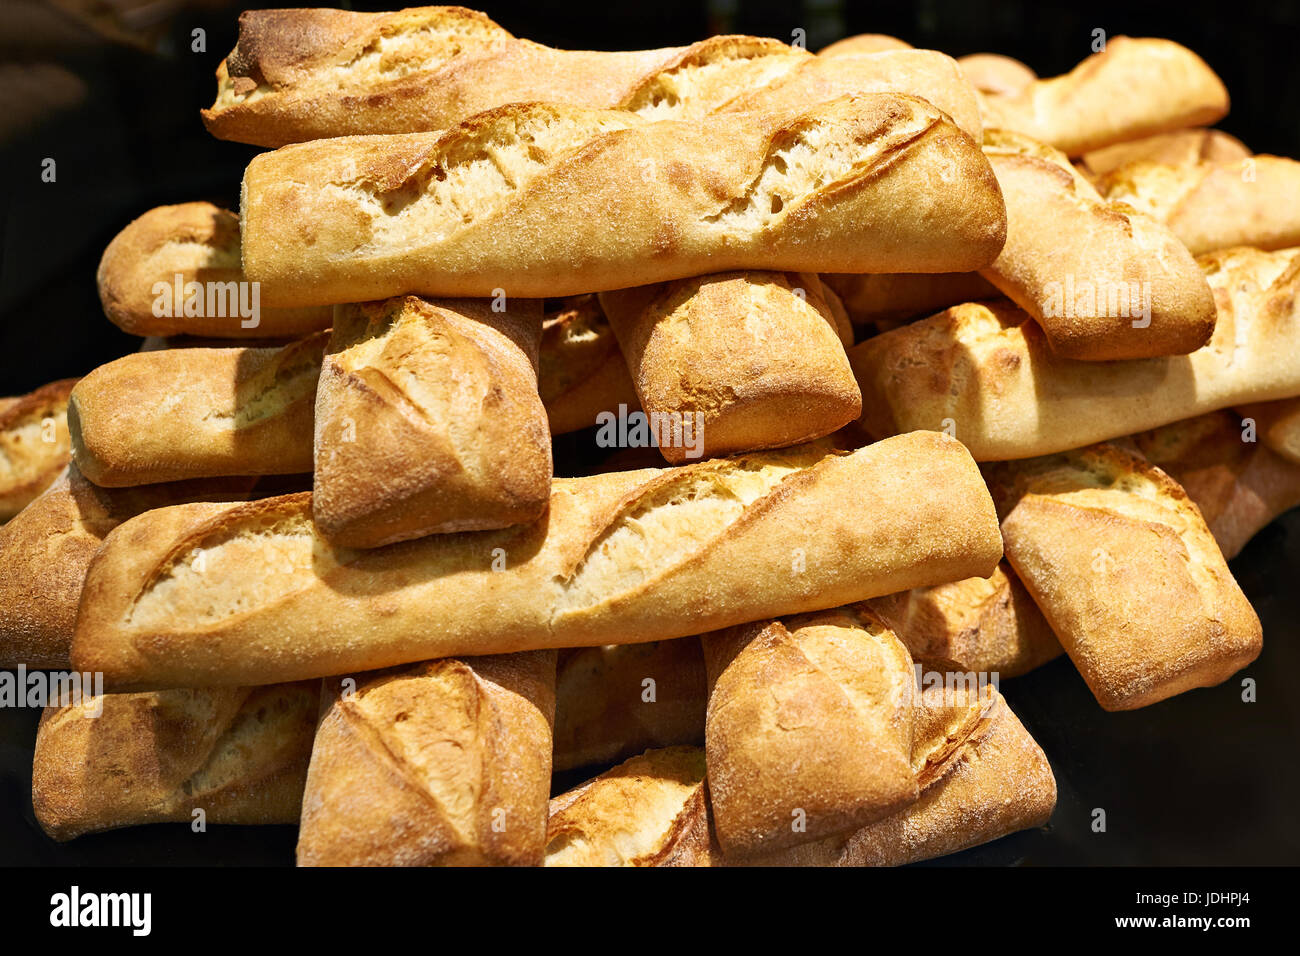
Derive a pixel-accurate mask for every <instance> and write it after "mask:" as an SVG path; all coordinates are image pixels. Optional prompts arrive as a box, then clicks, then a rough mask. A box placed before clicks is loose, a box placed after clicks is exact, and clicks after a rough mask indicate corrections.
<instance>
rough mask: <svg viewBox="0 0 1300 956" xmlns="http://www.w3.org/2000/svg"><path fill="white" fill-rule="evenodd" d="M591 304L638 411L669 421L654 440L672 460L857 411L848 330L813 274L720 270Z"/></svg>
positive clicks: (791, 439)
mask: <svg viewBox="0 0 1300 956" xmlns="http://www.w3.org/2000/svg"><path fill="white" fill-rule="evenodd" d="M600 304H601V307H602V308H603V309H604V310H605V314H606V315H607V316H608V317H609V322H610V325H611V327H612V328H613V329H614V332H615V334H616V335H617V336H618V342H619V345H620V347H621V348H622V352H623V355H624V357H625V358H626V359H627V366H628V370H629V371H630V372H631V375H632V382H633V384H634V385H635V386H636V391H637V395H638V397H639V399H640V404H641V407H642V408H644V409H645V411H646V412H647V413H648V414H649V415H650V416H651V421H655V416H661V420H662V421H664V422H672V423H674V429H673V431H672V434H671V435H667V436H665V435H663V434H660V441H659V450H660V451H661V452H662V453H663V456H664V457H665V458H666V459H668V461H670V462H672V463H673V464H681V463H683V462H685V461H686V460H688V459H690V458H699V457H701V456H702V457H705V458H715V457H720V456H723V455H729V454H734V453H737V452H745V451H754V450H757V449H761V448H782V447H785V446H787V445H794V444H798V443H799V442H804V441H809V440H811V439H814V438H821V437H822V436H823V435H828V434H830V433H831V432H833V431H835V430H836V429H838V428H840V427H841V426H843V425H845V424H847V423H849V422H851V421H853V420H855V419H856V418H857V417H858V416H859V415H861V413H862V394H861V392H860V391H859V390H858V384H857V382H856V381H855V380H854V378H853V370H852V369H850V368H849V361H848V358H847V357H846V356H845V354H844V349H845V347H846V346H847V345H852V344H853V330H852V328H851V327H850V326H849V322H848V317H847V316H846V315H845V314H844V312H843V309H837V308H836V306H837V305H838V301H837V300H836V298H835V294H834V293H833V292H827V291H826V290H825V289H823V287H822V284H821V281H820V280H819V279H818V278H817V277H816V276H815V275H811V274H804V275H790V274H786V273H777V272H747V273H722V274H716V275H710V276H702V277H700V278H697V279H689V280H679V281H677V282H670V283H664V284H662V285H655V286H640V287H638V288H635V289H624V290H622V291H620V292H607V293H602V294H601V296H600ZM666 431H668V429H667V428H663V429H661V432H666ZM664 437H667V438H669V440H668V441H664V440H663V438H664Z"/></svg>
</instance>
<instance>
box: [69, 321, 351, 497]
mask: <svg viewBox="0 0 1300 956" xmlns="http://www.w3.org/2000/svg"><path fill="white" fill-rule="evenodd" d="M328 341H329V333H328V332H318V333H316V334H315V335H312V336H310V337H308V338H305V339H301V340H299V341H297V342H294V343H293V344H291V345H287V346H284V347H283V348H278V349H273V348H226V349H165V350H163V351H158V352H136V353H134V354H132V355H127V356H124V357H123V358H120V359H117V360H116V361H113V362H109V363H108V364H107V365H101V366H100V367H99V368H97V369H95V370H94V371H93V372H91V373H90V374H89V375H87V376H86V377H85V378H84V379H82V380H81V381H80V383H78V387H77V388H75V389H73V391H72V396H71V398H70V400H69V404H68V426H69V430H70V431H71V433H72V454H73V457H74V459H75V460H76V462H77V467H78V468H80V469H81V473H82V474H84V475H85V476H86V477H87V478H89V479H90V480H91V481H93V482H95V484H97V485H103V486H105V487H110V488H118V487H123V486H126V485H144V484H152V483H156V482H164V481H180V480H182V479H187V478H212V477H220V476H225V475H277V474H279V475H289V474H298V473H303V472H309V471H311V470H312V456H311V434H312V414H313V408H314V406H315V402H316V384H317V381H318V379H319V378H320V366H321V356H322V354H323V353H324V351H325V346H326V344H327V343H328ZM160 410H165V414H160Z"/></svg>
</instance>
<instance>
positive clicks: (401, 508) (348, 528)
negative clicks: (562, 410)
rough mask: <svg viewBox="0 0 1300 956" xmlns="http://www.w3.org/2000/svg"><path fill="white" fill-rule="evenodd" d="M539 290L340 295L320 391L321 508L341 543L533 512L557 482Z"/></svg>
mask: <svg viewBox="0 0 1300 956" xmlns="http://www.w3.org/2000/svg"><path fill="white" fill-rule="evenodd" d="M541 334H542V303H541V302H539V301H537V300H535V299H509V300H507V301H506V302H505V303H503V304H502V307H501V309H500V310H497V309H496V308H495V307H494V306H493V305H492V304H491V303H489V302H488V301H486V300H481V299H478V300H475V299H461V300H429V299H421V298H419V297H418V296H403V297H399V298H395V299H388V300H385V301H382V302H368V303H365V304H362V305H349V306H340V307H339V308H338V309H336V310H335V318H334V330H333V335H332V337H331V339H330V344H329V349H328V350H327V352H326V354H325V359H324V365H323V366H322V368H321V376H320V386H319V388H318V390H317V392H316V417H315V435H316V439H315V472H314V482H313V485H312V491H313V494H312V518H313V519H314V520H315V522H316V527H317V528H319V529H320V531H321V533H322V534H323V535H324V536H325V537H326V538H328V539H329V540H331V541H332V542H334V543H335V544H336V545H338V546H341V547H350V548H374V547H378V546H380V545H385V544H391V543H393V542H395V541H406V540H409V539H411V538H419V537H422V536H424V535H426V534H435V533H446V532H452V531H480V530H484V529H487V528H504V527H507V526H509V525H512V524H523V523H526V522H529V521H534V520H536V519H537V518H538V517H539V516H540V515H541V513H542V511H543V510H544V509H545V508H546V502H547V499H548V498H549V497H550V492H551V436H550V431H549V429H548V428H547V423H546V410H545V409H544V408H543V407H542V400H541V397H540V396H539V395H538V393H537V347H538V343H539V341H540V339H541Z"/></svg>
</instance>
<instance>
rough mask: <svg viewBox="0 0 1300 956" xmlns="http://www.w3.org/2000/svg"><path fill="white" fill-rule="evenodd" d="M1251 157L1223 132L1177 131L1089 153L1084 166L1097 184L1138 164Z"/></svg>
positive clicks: (1183, 164)
mask: <svg viewBox="0 0 1300 956" xmlns="http://www.w3.org/2000/svg"><path fill="white" fill-rule="evenodd" d="M1249 155H1250V149H1249V147H1247V146H1246V144H1245V143H1243V142H1242V141H1241V140H1239V139H1237V137H1235V136H1233V135H1231V134H1230V133H1225V132H1224V131H1223V130H1221V129H1177V130H1174V131H1173V132H1171V133H1157V134H1156V135H1155V136H1144V137H1142V138H1141V139H1135V140H1130V141H1129V142H1125V143H1116V144H1115V145H1114V146H1107V147H1105V148H1103V149H1097V150H1093V151H1092V152H1090V153H1085V154H1084V155H1083V157H1082V159H1081V162H1082V164H1083V168H1084V171H1085V172H1086V173H1087V174H1088V175H1089V176H1091V177H1092V178H1093V180H1094V181H1095V180H1097V179H1100V178H1101V177H1103V176H1105V175H1106V174H1107V173H1109V172H1111V171H1112V170H1116V169H1119V168H1120V167H1121V166H1127V165H1128V164H1129V163H1133V162H1138V161H1146V162H1153V163H1167V164H1169V165H1172V166H1195V165H1197V164H1198V163H1202V162H1225V163H1230V162H1233V161H1234V160H1238V159H1245V158H1246V157H1248V156H1249Z"/></svg>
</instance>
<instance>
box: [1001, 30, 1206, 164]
mask: <svg viewBox="0 0 1300 956" xmlns="http://www.w3.org/2000/svg"><path fill="white" fill-rule="evenodd" d="M982 111H983V115H984V125H985V126H987V127H995V128H998V129H1008V130H1013V131H1015V132H1017V133H1024V134H1025V135H1026V136H1030V137H1033V138H1034V139H1036V140H1038V141H1039V142H1043V143H1047V144H1049V145H1051V146H1055V147H1056V148H1057V149H1059V150H1061V151H1063V152H1065V153H1067V154H1068V155H1070V156H1079V155H1081V154H1083V153H1087V152H1090V151H1091V150H1096V149H1101V148H1102V147H1103V146H1110V145H1112V144H1114V143H1121V142H1124V141H1126V140H1132V139H1139V138H1141V137H1144V136H1152V135H1154V134H1156V133H1166V132H1169V131H1170V130H1175V129H1182V128H1183V127H1186V126H1205V125H1207V124H1209V123H1213V122H1215V121H1216V120H1219V119H1221V118H1222V117H1223V116H1224V115H1226V114H1227V112H1228V91H1227V90H1226V89H1224V86H1223V83H1222V81H1220V79H1219V78H1218V77H1217V76H1216V75H1215V74H1214V71H1213V70H1211V69H1210V68H1209V67H1208V66H1206V64H1205V61H1204V60H1202V59H1201V58H1200V57H1199V56H1197V55H1196V54H1195V53H1193V52H1192V51H1191V50H1189V49H1187V48H1186V47H1184V46H1180V45H1179V44H1177V43H1174V42H1173V41H1172V40H1158V39H1133V38H1132V37H1123V36H1120V37H1113V38H1111V39H1108V40H1107V41H1106V48H1105V49H1104V50H1103V51H1102V52H1100V53H1094V54H1093V55H1092V56H1090V57H1088V58H1087V59H1085V60H1084V61H1083V62H1082V63H1080V64H1079V65H1078V66H1076V67H1075V68H1074V69H1073V70H1071V71H1070V72H1069V73H1066V74H1065V75H1063V76H1054V77H1052V78H1051V79H1047V80H1037V81H1035V82H1033V83H1029V84H1028V85H1026V86H1024V87H1022V88H1020V89H1019V90H1018V91H1016V92H1014V93H1009V94H1005V95H997V94H985V95H984V97H983V100H982Z"/></svg>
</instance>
